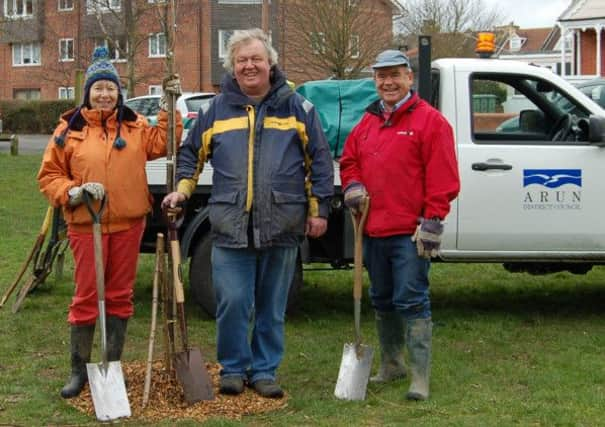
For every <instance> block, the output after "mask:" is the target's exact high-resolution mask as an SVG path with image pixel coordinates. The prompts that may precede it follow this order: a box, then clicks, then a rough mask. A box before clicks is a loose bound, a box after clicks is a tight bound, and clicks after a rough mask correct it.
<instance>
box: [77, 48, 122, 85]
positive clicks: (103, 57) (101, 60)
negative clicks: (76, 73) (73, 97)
mask: <svg viewBox="0 0 605 427" xmlns="http://www.w3.org/2000/svg"><path fill="white" fill-rule="evenodd" d="M84 77H85V83H84V96H85V97H88V91H89V90H90V87H91V86H92V84H93V83H94V82H96V81H99V80H111V81H112V82H114V83H115V84H117V85H118V90H120V91H121V90H122V87H121V86H120V76H119V75H118V71H117V70H116V67H114V66H113V64H112V63H111V61H110V59H109V51H108V50H107V48H106V47H105V46H99V47H97V48H96V49H95V51H94V53H93V54H92V64H90V66H89V67H88V69H87V70H86V75H85V76H84Z"/></svg>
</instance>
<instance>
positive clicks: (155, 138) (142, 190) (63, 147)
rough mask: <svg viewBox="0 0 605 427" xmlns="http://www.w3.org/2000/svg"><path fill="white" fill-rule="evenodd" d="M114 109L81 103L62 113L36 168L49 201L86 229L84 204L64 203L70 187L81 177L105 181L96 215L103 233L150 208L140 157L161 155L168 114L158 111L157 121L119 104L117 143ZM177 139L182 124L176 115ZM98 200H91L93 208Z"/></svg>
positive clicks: (135, 219) (78, 227) (128, 222)
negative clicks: (119, 142)
mask: <svg viewBox="0 0 605 427" xmlns="http://www.w3.org/2000/svg"><path fill="white" fill-rule="evenodd" d="M117 111H118V110H114V111H113V112H112V113H111V114H110V115H109V116H106V115H107V113H104V114H105V117H104V118H103V117H102V114H101V111H99V110H90V109H87V108H82V109H74V110H70V111H68V112H67V113H65V114H64V115H63V116H62V117H61V121H60V123H59V125H58V126H57V128H56V129H55V132H54V134H53V137H52V138H51V139H50V141H49V143H48V145H47V147H46V151H45V152H44V157H43V158H42V165H41V166H40V171H39V172H38V182H39V185H40V190H41V191H42V193H44V195H45V196H46V197H47V198H48V200H49V201H50V203H51V204H52V205H53V206H54V207H57V206H63V215H64V218H65V221H66V222H67V224H68V225H69V228H70V230H72V231H76V232H83V233H90V232H91V230H92V228H91V224H92V219H91V216H90V213H89V212H88V210H87V209H86V206H85V205H84V204H81V205H79V206H76V207H73V208H72V207H70V206H69V205H68V203H67V202H68V199H69V196H68V194H67V192H68V191H69V189H70V188H72V187H75V186H79V185H82V184H84V183H86V182H99V183H101V184H103V186H104V187H105V193H106V195H107V205H106V207H105V210H104V212H103V217H102V219H101V228H102V231H103V233H113V232H116V231H122V230H126V229H128V228H130V227H132V226H133V225H134V224H135V223H137V222H138V221H140V220H141V219H142V218H143V217H144V216H145V215H146V214H147V213H148V212H149V211H150V210H151V202H152V197H151V194H150V193H149V190H148V187H147V175H146V174H145V163H146V162H147V160H153V159H156V158H158V157H162V156H164V155H166V142H167V136H166V130H167V127H168V114H167V113H166V112H165V111H160V113H159V114H158V124H157V126H150V125H149V124H148V123H147V120H146V119H145V118H144V117H143V116H141V115H139V114H137V113H135V112H134V111H132V110H131V109H129V108H128V107H122V117H121V120H120V122H121V125H120V137H121V138H122V140H124V141H125V143H126V144H125V145H124V147H123V148H118V147H117V146H115V145H114V141H115V140H116V137H117V136H118V132H117V130H118V114H117ZM176 123H177V126H176V134H177V141H179V140H180V138H181V133H182V130H183V124H182V121H181V116H180V113H178V112H177V117H176ZM97 207H98V206H95V208H97Z"/></svg>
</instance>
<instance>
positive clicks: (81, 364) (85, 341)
mask: <svg viewBox="0 0 605 427" xmlns="http://www.w3.org/2000/svg"><path fill="white" fill-rule="evenodd" d="M94 334H95V325H94V324H93V325H86V326H74V325H72V327H71V377H70V378H69V380H68V381H67V383H66V384H65V386H64V387H63V389H61V397H63V398H64V399H69V398H70V397H76V396H77V395H79V394H80V392H81V391H82V389H83V388H84V384H86V382H87V381H88V374H87V373H86V363H88V362H89V361H90V352H91V350H92V340H93V337H94Z"/></svg>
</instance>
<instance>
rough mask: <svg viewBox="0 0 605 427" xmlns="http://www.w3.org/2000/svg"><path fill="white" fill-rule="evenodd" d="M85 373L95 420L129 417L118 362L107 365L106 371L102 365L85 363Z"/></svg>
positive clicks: (128, 408)
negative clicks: (95, 416) (86, 373)
mask: <svg viewBox="0 0 605 427" xmlns="http://www.w3.org/2000/svg"><path fill="white" fill-rule="evenodd" d="M86 371H87V372H88V384H89V385H90V394H91V395H92V403H93V404H94V407H95V414H96V415H97V419H98V420H99V421H111V420H115V419H117V418H122V417H130V415H131V413H130V403H129V402H128V394H126V384H125V383H124V375H123V374H122V365H121V364H120V362H119V361H115V362H109V363H107V370H105V368H104V367H103V363H87V364H86Z"/></svg>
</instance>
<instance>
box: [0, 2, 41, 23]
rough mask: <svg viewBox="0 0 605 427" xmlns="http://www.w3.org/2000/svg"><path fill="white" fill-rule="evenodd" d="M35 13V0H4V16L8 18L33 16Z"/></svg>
mask: <svg viewBox="0 0 605 427" xmlns="http://www.w3.org/2000/svg"><path fill="white" fill-rule="evenodd" d="M33 15H34V2H33V0H4V16H6V17H7V18H9V19H15V18H31V17H32V16H33Z"/></svg>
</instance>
